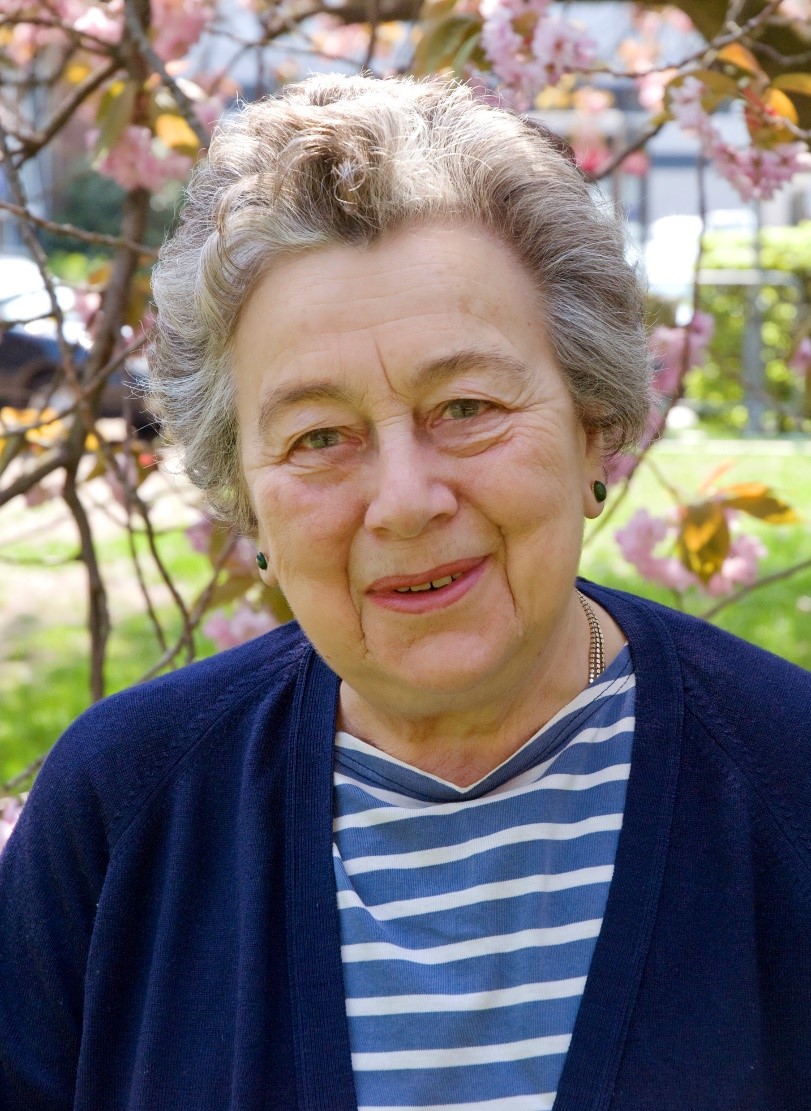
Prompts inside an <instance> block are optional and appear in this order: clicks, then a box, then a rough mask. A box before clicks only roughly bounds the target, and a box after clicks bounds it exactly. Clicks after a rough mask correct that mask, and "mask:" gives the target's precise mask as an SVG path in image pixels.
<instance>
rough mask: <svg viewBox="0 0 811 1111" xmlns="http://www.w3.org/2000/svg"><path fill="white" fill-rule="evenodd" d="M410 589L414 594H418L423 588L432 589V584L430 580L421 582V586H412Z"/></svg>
mask: <svg viewBox="0 0 811 1111" xmlns="http://www.w3.org/2000/svg"><path fill="white" fill-rule="evenodd" d="M408 589H409V590H410V591H411V592H412V593H413V594H417V593H418V592H419V591H421V590H430V589H431V584H430V583H429V582H428V583H420V585H419V586H410V587H409V588H408Z"/></svg>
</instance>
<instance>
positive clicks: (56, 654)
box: [0, 441, 811, 783]
mask: <svg viewBox="0 0 811 1111" xmlns="http://www.w3.org/2000/svg"><path fill="white" fill-rule="evenodd" d="M652 458H653V461H654V464H655V466H656V467H657V468H659V469H660V470H661V471H662V473H664V474H666V476H667V479H668V481H669V482H670V483H671V484H672V485H674V486H676V487H678V488H679V489H681V490H682V491H683V492H684V493H685V495H690V494H691V492H695V491H696V489H697V486H698V483H699V482H700V481H701V480H702V479H704V478H705V477H706V476H707V475H708V474H709V473H710V471H712V470H713V469H714V468H715V467H717V466H719V464H721V463H723V462H725V461H727V460H731V461H733V463H734V465H733V466H732V468H731V469H730V470H729V471H728V472H727V473H726V474H725V476H724V481H725V482H730V483H731V482H743V481H754V480H757V481H763V482H767V483H769V484H770V485H771V486H772V487H773V488H774V490H775V492H777V493H778V494H779V495H781V496H782V497H783V498H785V499H786V500H787V501H789V502H790V503H791V504H792V505H793V506H794V507H795V508H796V509H797V510H798V511H799V512H800V513H801V514H802V516H803V522H802V524H799V525H787V526H768V525H762V524H758V523H757V522H754V521H753V522H752V523H751V529H752V531H755V532H757V534H758V535H759V536H761V537H762V539H763V540H764V542H765V543H766V545H767V547H768V549H769V555H768V557H767V558H766V559H765V560H764V562H763V565H762V571H763V573H764V574H769V573H771V572H774V571H779V570H781V569H782V568H784V567H786V566H788V565H790V564H792V563H799V562H800V561H801V560H803V559H808V558H809V557H811V534H810V533H809V527H808V526H809V520H811V445H809V444H808V443H797V442H788V443H786V442H782V443H778V444H770V443H768V442H760V441H757V442H755V441H738V442H732V443H727V442H723V443H722V442H718V441H706V442H701V441H696V442H693V443H681V442H680V443H676V442H675V441H665V442H663V443H661V444H659V445H658V446H657V448H656V450H655V452H654V453H653V456H652ZM612 504H613V502H612V500H609V503H608V509H609V510H611V508H612ZM670 504H672V502H671V500H670V497H669V495H668V494H667V493H666V492H665V490H664V489H663V487H662V486H661V485H660V483H659V482H658V481H657V479H656V477H655V475H654V473H653V470H652V469H651V468H648V467H644V468H642V469H641V470H640V472H639V473H638V475H637V477H636V478H635V480H634V482H633V484H632V487H631V491H630V493H629V494H628V496H627V497H626V498H624V499H623V500H622V502H621V504H620V505H619V506H618V507H617V509H616V511H615V512H614V514H613V517H612V520H611V522H610V525H609V526H608V527H606V528H603V529H601V530H599V531H598V532H597V534H596V536H595V538H594V539H593V540H588V541H587V545H586V551H585V554H584V559H583V573H584V574H585V575H587V576H588V577H589V578H592V579H594V580H596V581H598V582H602V583H605V584H607V585H610V586H616V587H619V588H622V589H626V590H631V591H635V592H637V593H641V594H645V595H647V596H649V597H653V598H656V599H657V600H660V601H663V602H665V603H667V604H672V603H673V596H672V595H669V594H668V592H667V591H666V590H663V589H660V588H656V587H653V586H651V585H650V584H646V583H645V582H642V581H640V579H639V578H638V576H637V575H636V573H635V571H634V569H633V568H632V567H631V566H630V565H628V564H626V563H625V562H624V560H623V559H622V557H621V555H620V554H619V551H618V549H617V546H616V542H615V541H614V539H613V533H614V530H615V528H617V527H619V525H620V524H622V523H624V522H625V521H626V520H627V519H628V517H629V516H630V515H631V514H632V513H633V512H634V511H635V510H636V509H637V508H639V507H640V506H645V507H646V508H648V509H649V510H650V511H651V512H652V513H656V512H659V511H662V510H664V508H665V507H667V506H669V505H670ZM46 511H47V507H42V508H41V509H37V510H27V511H25V512H26V521H28V520H29V519H30V520H31V521H32V522H34V523H35V522H36V521H37V519H38V518H37V515H38V514H39V515H44V514H46ZM43 521H44V522H45V523H46V524H47V521H46V518H45V517H44V516H43ZM747 527H749V525H748V523H747ZM29 533H30V535H29V538H28V539H27V540H26V541H25V542H24V543H22V544H17V545H16V546H15V547H14V548H12V549H7V557H8V556H12V557H13V558H14V559H17V560H19V559H27V558H33V557H37V558H41V557H43V556H44V557H46V558H49V559H58V558H59V557H60V556H66V555H68V554H69V553H70V551H71V542H70V534H69V533H68V535H67V539H66V538H65V536H64V535H63V536H62V539H54V538H53V537H52V536H51V535H50V532H49V530H48V529H47V528H45V527H43V529H42V530H40V531H39V532H37V531H36V524H34V528H33V530H31V529H29ZM159 543H160V546H161V550H162V552H163V555H164V558H165V560H166V562H167V563H168V565H169V566H170V567H171V568H172V570H173V573H174V575H175V576H176V578H177V580H178V582H179V583H180V584H181V586H182V588H183V591H184V594H185V596H186V597H187V599H190V598H192V597H193V596H194V595H195V593H196V592H197V590H199V589H200V587H201V585H202V584H203V582H204V581H205V578H206V571H207V567H208V565H207V562H206V560H205V559H204V558H203V557H202V556H198V555H197V554H196V553H194V552H192V551H191V550H190V549H189V547H188V544H187V542H186V540H185V538H184V536H183V533H182V529H180V528H177V529H174V530H173V529H171V528H168V529H167V530H166V531H165V532H164V533H163V534H162V535H161V536H160V538H159ZM103 557H104V567H105V572H106V574H107V576H108V578H109V580H110V583H111V605H112V608H113V611H114V616H115V614H116V612H117V611H120V613H121V614H122V616H119V618H118V619H117V620H115V622H114V631H113V634H112V637H111V640H110V650H109V658H108V666H107V686H108V690H109V691H110V692H112V691H115V690H118V689H120V688H122V687H124V686H127V685H128V684H131V683H133V682H135V681H136V680H137V679H138V678H139V676H141V675H142V674H143V673H144V672H145V671H146V670H147V669H148V668H149V667H150V666H151V665H152V664H153V663H154V662H155V660H156V659H157V658H158V656H159V654H160V652H159V649H158V647H157V645H156V642H155V638H154V634H153V633H152V630H151V627H150V625H149V622H148V620H147V618H146V617H145V616H142V615H140V614H139V613H138V612H136V611H137V598H135V599H134V602H133V588H132V585H131V582H130V579H131V575H130V571H129V566H130V564H129V556H128V552H127V547H126V543H125V542H124V540H123V538H122V537H121V536H120V535H115V534H112V533H111V535H110V538H109V540H107V541H106V542H105V545H104V551H103ZM70 571H71V575H72V578H71V580H70V584H68V585H66V583H67V578H68V576H65V577H64V581H63V579H62V578H61V577H60V576H61V575H62V572H61V571H60V572H54V571H52V570H51V571H44V570H41V569H39V568H38V567H36V566H33V565H32V566H30V567H29V568H26V569H25V576H26V577H25V582H26V583H27V584H28V587H29V589H30V591H31V595H32V597H33V599H34V601H33V603H32V604H31V605H30V606H29V607H28V608H25V607H20V606H19V604H18V606H17V610H19V611H20V612H17V613H16V616H15V617H14V618H13V619H12V620H10V621H7V622H6V623H5V625H4V633H5V635H4V643H3V647H2V649H0V653H2V654H1V655H0V705H1V706H2V710H1V711H0V783H2V782H4V781H6V780H7V779H9V778H10V777H11V776H13V775H15V774H16V773H17V772H19V771H20V770H21V769H22V768H24V767H26V766H27V765H28V764H29V763H30V762H31V761H32V760H33V759H34V758H35V757H36V756H38V755H39V754H40V753H42V752H43V751H45V750H47V748H48V747H49V746H50V745H51V744H52V743H53V741H54V740H55V739H56V737H57V736H58V735H59V733H61V731H62V730H63V729H64V728H65V727H66V726H67V725H68V724H69V722H70V721H71V720H72V719H73V718H75V717H76V716H77V715H78V714H79V713H80V712H81V711H82V710H83V709H84V707H85V706H86V705H87V703H88V699H89V696H88V669H87V634H86V632H85V631H84V628H83V621H84V591H83V580H82V575H81V569H80V568H77V567H73V568H71V569H70ZM539 575H542V571H541V569H539ZM44 576H49V579H48V582H49V583H53V584H54V585H53V588H51V587H50V586H49V588H48V590H45V591H43V585H44V583H45V581H46V580H45V579H44ZM20 581H21V580H20V579H19V576H18V577H17V579H16V580H15V582H14V583H13V584H11V585H10V584H9V582H8V581H6V582H5V584H4V585H2V586H0V605H2V606H3V607H5V606H6V605H7V604H8V603H9V599H10V594H9V592H10V591H12V590H15V591H16V590H20V589H21V587H20ZM541 581H542V580H541ZM51 589H53V590H54V591H56V592H58V593H63V592H64V591H65V590H67V591H68V592H69V593H70V594H71V597H70V598H68V599H65V598H59V605H57V606H53V605H51V604H50V598H51V596H52V595H51ZM4 590H5V593H4ZM124 595H128V596H129V597H130V603H129V605H128V606H121V605H119V604H118V603H119V601H120V599H122V598H123V597H124ZM712 604H713V600H712V599H707V598H696V599H694V600H691V602H690V604H689V608H690V609H691V610H692V612H696V613H701V612H703V611H704V610H706V609H707V608H709V606H710V605H712ZM66 611H67V612H66ZM15 612H16V611H15ZM716 620H717V622H718V624H720V625H722V626H723V627H724V628H727V629H730V630H731V631H732V632H734V633H736V634H738V635H739V636H743V637H745V638H747V639H748V640H751V641H753V642H754V643H756V644H759V645H761V646H763V647H765V648H768V649H769V650H771V651H773V652H777V653H779V654H781V655H784V656H786V657H787V658H788V659H791V660H793V661H795V662H796V663H799V664H801V665H802V666H804V667H807V668H809V669H811V570H806V571H804V572H803V573H800V574H797V575H796V576H794V577H793V578H791V579H788V580H784V581H782V582H778V583H775V584H773V585H770V586H766V587H764V588H762V589H760V590H756V591H753V592H752V593H750V594H749V595H747V597H746V598H744V599H742V600H741V601H740V602H737V603H735V604H733V605H730V606H728V607H727V608H726V609H724V610H723V611H722V612H721V613H719V615H718V617H717V619H716ZM170 624H171V628H170V629H169V633H170V635H171V636H175V635H176V634H177V632H178V630H179V624H178V622H177V621H176V620H175V621H173V622H171V623H170ZM198 647H199V650H200V651H201V652H203V653H206V652H210V651H212V648H213V646H212V645H211V644H210V643H208V642H206V641H205V640H204V639H203V638H199V643H198Z"/></svg>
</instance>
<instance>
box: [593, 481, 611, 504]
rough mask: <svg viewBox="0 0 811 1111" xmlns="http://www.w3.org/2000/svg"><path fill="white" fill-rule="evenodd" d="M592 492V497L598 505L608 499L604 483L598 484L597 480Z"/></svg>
mask: <svg viewBox="0 0 811 1111" xmlns="http://www.w3.org/2000/svg"><path fill="white" fill-rule="evenodd" d="M592 490H593V491H594V497H595V498H596V499H597V501H598V502H600V504H602V503H603V502H604V501H605V499H606V498H607V497H608V490H606V487H605V483H604V482H600V480H599V479H597V481H596V482H595V483H594V484H593V486H592Z"/></svg>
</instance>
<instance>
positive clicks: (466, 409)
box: [445, 397, 487, 420]
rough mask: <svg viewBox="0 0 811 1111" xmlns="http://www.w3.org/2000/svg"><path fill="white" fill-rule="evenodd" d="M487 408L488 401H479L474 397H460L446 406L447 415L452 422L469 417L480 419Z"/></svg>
mask: <svg viewBox="0 0 811 1111" xmlns="http://www.w3.org/2000/svg"><path fill="white" fill-rule="evenodd" d="M486 408H487V402H486V401H479V400H478V398H474V397H459V398H457V399H456V400H455V401H451V402H449V403H448V404H447V405H446V406H445V414H446V415H447V416H448V417H450V419H451V420H465V419H466V418H468V417H478V416H479V415H480V414H481V413H483V412H484V410H485V409H486Z"/></svg>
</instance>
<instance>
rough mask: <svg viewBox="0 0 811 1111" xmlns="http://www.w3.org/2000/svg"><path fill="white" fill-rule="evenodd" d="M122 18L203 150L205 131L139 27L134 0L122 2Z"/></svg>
mask: <svg viewBox="0 0 811 1111" xmlns="http://www.w3.org/2000/svg"><path fill="white" fill-rule="evenodd" d="M124 16H125V19H126V21H127V30H128V31H129V33H130V37H131V38H132V40H133V42H134V44H135V46H136V49H137V50H138V53H139V54H140V55H141V57H142V58H143V59H144V61H145V62H147V63H148V64H149V65H150V66H151V67H152V69H153V70H154V71H155V72H156V73H157V74H158V75H159V76H160V79H161V81H163V83H164V85H165V86H166V87H167V89H169V90H170V92H171V94H172V96H173V97H174V100H175V103H176V104H177V106H178V108H179V109H180V111H181V112H182V113H183V115H184V117H185V120H186V123H187V124H188V125H189V127H190V128H191V129H192V131H193V132H194V134H195V135H196V136H197V138H198V139H199V141H200V146H201V147H204V148H205V147H207V146H208V144H209V136H208V134H207V132H206V129H205V128H204V127H203V125H202V124H201V123H200V120H199V119H198V117H197V112H196V111H195V109H194V105H193V104H192V102H191V100H190V99H189V98H188V97H187V96H186V94H185V93H184V92H183V90H182V89H181V88H180V86H179V85H178V83H177V81H175V79H174V77H172V75H171V74H170V73H169V71H168V70H167V69H166V66H165V65H164V64H163V62H162V61H161V59H160V58H159V57H158V55H157V54H156V53H155V51H154V50H153V49H152V44H151V43H150V41H149V39H148V38H147V37H146V33H145V31H144V28H143V27H142V26H141V20H140V19H139V18H138V12H137V11H136V9H135V3H134V0H124Z"/></svg>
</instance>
